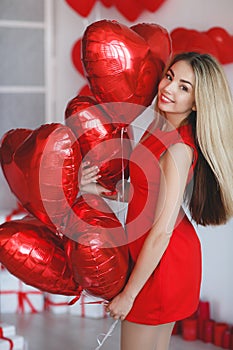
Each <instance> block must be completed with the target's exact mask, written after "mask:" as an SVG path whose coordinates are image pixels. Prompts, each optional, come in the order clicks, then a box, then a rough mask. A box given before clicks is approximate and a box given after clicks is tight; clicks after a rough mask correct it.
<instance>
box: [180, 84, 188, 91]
mask: <svg viewBox="0 0 233 350" xmlns="http://www.w3.org/2000/svg"><path fill="white" fill-rule="evenodd" d="M181 90H183V91H186V92H188V91H189V89H188V87H187V86H186V85H181Z"/></svg>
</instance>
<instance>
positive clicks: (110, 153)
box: [65, 95, 132, 191]
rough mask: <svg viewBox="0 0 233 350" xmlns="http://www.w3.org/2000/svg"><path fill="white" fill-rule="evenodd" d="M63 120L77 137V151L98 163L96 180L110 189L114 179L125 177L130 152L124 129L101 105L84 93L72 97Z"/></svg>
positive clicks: (91, 163)
mask: <svg viewBox="0 0 233 350" xmlns="http://www.w3.org/2000/svg"><path fill="white" fill-rule="evenodd" d="M65 118H66V119H65V122H66V125H68V126H69V127H70V128H71V130H72V131H73V132H74V134H75V135H76V137H77V140H78V142H79V145H80V149H81V153H82V156H83V158H84V159H85V160H86V161H89V162H90V165H98V167H99V169H100V171H99V174H100V175H101V178H100V179H99V180H98V182H99V183H100V184H101V185H102V186H104V187H106V188H107V189H109V190H110V191H114V190H115V187H116V184H117V182H118V181H120V180H122V178H125V179H127V178H128V176H129V171H128V165H129V163H128V160H129V157H130V154H131V151H132V148H131V142H130V140H129V137H128V134H127V132H126V131H124V130H122V129H120V128H116V127H115V126H114V125H113V124H112V122H111V119H110V117H109V116H108V115H107V114H106V112H105V111H104V109H103V105H102V104H98V103H97V102H96V100H95V99H94V98H92V97H88V96H79V95H78V96H76V97H74V98H73V99H72V100H71V101H70V102H69V103H68V105H67V108H66V111H65Z"/></svg>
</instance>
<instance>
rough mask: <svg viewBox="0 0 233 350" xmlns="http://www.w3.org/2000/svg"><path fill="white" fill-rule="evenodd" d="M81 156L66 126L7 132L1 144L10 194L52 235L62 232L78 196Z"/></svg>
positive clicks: (55, 125) (47, 126)
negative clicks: (45, 226)
mask: <svg viewBox="0 0 233 350" xmlns="http://www.w3.org/2000/svg"><path fill="white" fill-rule="evenodd" d="M80 163H81V153H80V149H79V145H78V143H77V141H76V137H75V135H74V134H73V132H72V131H71V130H70V129H69V128H68V127H67V126H65V125H61V124H58V123H57V124H55V123H54V124H45V125H42V126H41V127H39V128H38V129H36V130H34V131H32V130H25V129H15V130H10V131H8V132H7V133H6V134H5V135H4V137H3V139H2V144H1V165H2V169H3V173H4V175H5V177H6V180H7V182H8V184H9V186H10V188H11V191H12V192H13V193H14V194H15V195H16V197H17V198H18V200H19V201H20V202H21V204H22V205H23V207H24V208H25V209H27V210H28V211H29V212H30V213H32V214H33V215H35V216H36V217H37V218H38V219H39V220H41V221H42V222H43V223H44V224H46V225H47V226H48V227H50V229H52V230H53V231H60V232H62V230H63V226H64V225H65V221H66V215H67V212H68V211H69V209H70V206H71V205H72V204H73V202H74V200H75V198H76V196H77V193H78V169H79V165H80Z"/></svg>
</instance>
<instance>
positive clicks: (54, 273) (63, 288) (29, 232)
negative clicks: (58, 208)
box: [0, 216, 82, 296]
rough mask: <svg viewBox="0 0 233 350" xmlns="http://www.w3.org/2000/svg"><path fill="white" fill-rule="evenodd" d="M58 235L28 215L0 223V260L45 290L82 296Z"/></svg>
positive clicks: (22, 277) (20, 276)
mask: <svg viewBox="0 0 233 350" xmlns="http://www.w3.org/2000/svg"><path fill="white" fill-rule="evenodd" d="M64 240H65V241H67V238H65V237H64V238H63V239H61V238H59V237H57V236H56V235H54V233H53V232H52V231H50V230H49V229H48V228H47V227H46V226H44V225H43V224H42V223H41V222H40V221H39V220H37V219H35V218H34V217H30V216H26V217H25V218H23V219H21V220H15V221H11V222H6V223H4V224H2V225H1V226H0V262H1V263H2V264H3V265H4V266H5V267H6V268H7V269H8V270H9V272H10V273H12V274H13V275H14V276H16V277H17V278H19V279H21V280H22V281H23V282H25V283H26V284H28V285H31V286H33V287H35V288H38V289H40V290H42V291H45V292H49V293H55V294H63V295H77V296H78V295H80V293H81V292H82V288H81V287H80V286H79V285H78V283H77V282H75V280H74V278H73V273H72V270H71V268H70V266H69V263H68V260H67V256H66V254H65V251H64V242H63V241H64Z"/></svg>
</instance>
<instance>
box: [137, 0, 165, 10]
mask: <svg viewBox="0 0 233 350" xmlns="http://www.w3.org/2000/svg"><path fill="white" fill-rule="evenodd" d="M164 1H165V0H139V2H140V3H141V4H142V5H143V6H144V7H145V8H146V9H147V10H149V11H151V12H155V11H157V10H158V8H159V7H160V6H161V5H162V4H163V3H164Z"/></svg>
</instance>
